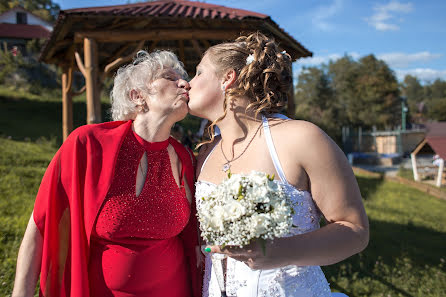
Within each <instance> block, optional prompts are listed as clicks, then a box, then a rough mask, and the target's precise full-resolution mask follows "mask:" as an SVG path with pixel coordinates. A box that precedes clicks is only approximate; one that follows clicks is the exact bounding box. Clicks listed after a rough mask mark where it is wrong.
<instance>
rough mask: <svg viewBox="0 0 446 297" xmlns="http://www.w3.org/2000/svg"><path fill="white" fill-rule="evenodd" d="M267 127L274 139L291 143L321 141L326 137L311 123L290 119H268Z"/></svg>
mask: <svg viewBox="0 0 446 297" xmlns="http://www.w3.org/2000/svg"><path fill="white" fill-rule="evenodd" d="M269 126H270V128H271V131H272V133H273V135H274V136H276V137H275V138H277V136H278V138H279V139H283V140H286V141H287V142H288V141H292V142H301V141H302V140H304V139H305V141H306V142H307V143H308V142H312V141H318V140H323V139H326V138H327V137H328V135H327V134H326V133H325V132H324V131H323V130H322V129H321V128H319V127H318V126H316V125H315V124H313V123H310V122H307V121H302V120H292V119H278V118H273V119H269Z"/></svg>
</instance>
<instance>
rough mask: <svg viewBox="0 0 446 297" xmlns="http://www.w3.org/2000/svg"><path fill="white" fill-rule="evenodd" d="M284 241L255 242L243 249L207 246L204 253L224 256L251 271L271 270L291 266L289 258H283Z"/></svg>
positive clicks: (281, 239)
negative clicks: (241, 263) (244, 265)
mask: <svg viewBox="0 0 446 297" xmlns="http://www.w3.org/2000/svg"><path fill="white" fill-rule="evenodd" d="M284 241H286V238H276V239H275V240H274V241H263V240H262V241H261V240H257V241H254V242H252V243H251V244H249V245H247V246H245V247H243V248H240V247H238V246H225V247H222V246H218V245H214V246H208V247H207V249H206V252H211V253H219V254H225V255H227V256H228V257H230V258H233V259H235V260H237V261H241V262H244V263H245V264H246V265H247V266H248V267H249V268H251V269H253V270H257V269H272V268H277V267H283V266H287V265H290V264H291V263H290V258H289V257H287V256H285V254H286V253H283V252H284V251H283V249H282V248H281V246H282V244H283V243H284ZM262 245H263V246H262ZM280 254H282V256H280Z"/></svg>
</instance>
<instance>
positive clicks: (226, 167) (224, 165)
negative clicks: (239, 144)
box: [220, 123, 262, 172]
mask: <svg viewBox="0 0 446 297" xmlns="http://www.w3.org/2000/svg"><path fill="white" fill-rule="evenodd" d="M260 127H262V123H260V125H259V127H258V128H257V130H256V133H254V135H253V136H252V137H251V140H249V142H248V144H247V145H246V147H245V149H244V150H243V151H242V152H241V153H240V155H238V156H237V157H234V158H232V159H231V160H228V158H227V157H226V155H225V152H224V151H223V138H222V139H221V145H220V148H221V153H222V154H223V157H224V158H225V160H226V163H225V164H223V167H222V169H221V170H222V171H224V172H226V171H228V170H229V169H231V162H234V161H235V160H237V159H238V158H240V157H241V156H242V155H243V154H244V153H245V152H246V150H247V149H248V147H249V145H250V144H251V142H252V141H253V140H254V138H255V137H256V135H257V133H258V132H259V130H260Z"/></svg>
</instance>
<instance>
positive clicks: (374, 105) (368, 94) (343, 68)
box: [328, 55, 400, 128]
mask: <svg viewBox="0 0 446 297" xmlns="http://www.w3.org/2000/svg"><path fill="white" fill-rule="evenodd" d="M328 76H329V77H330V78H331V83H332V89H333V90H334V94H335V96H336V99H335V101H336V102H338V104H339V105H340V106H342V108H343V110H345V116H346V117H347V119H346V120H344V122H348V124H349V125H353V126H363V127H369V128H371V127H372V126H378V127H381V128H386V127H391V126H394V125H395V124H396V123H398V120H399V115H400V111H399V107H400V101H399V96H398V95H399V91H398V83H397V80H396V77H395V75H394V73H393V72H392V70H391V69H390V68H389V67H388V66H387V64H386V63H385V62H384V61H381V60H378V59H376V58H375V56H373V55H369V56H365V57H362V58H361V59H360V60H359V61H354V60H353V59H352V58H351V57H349V56H344V57H343V58H341V59H338V60H336V61H331V62H330V63H329V65H328Z"/></svg>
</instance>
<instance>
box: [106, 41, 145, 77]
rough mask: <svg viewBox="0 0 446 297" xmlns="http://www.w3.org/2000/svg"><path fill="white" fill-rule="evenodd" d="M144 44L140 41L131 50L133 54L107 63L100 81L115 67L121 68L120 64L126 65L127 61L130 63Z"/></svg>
mask: <svg viewBox="0 0 446 297" xmlns="http://www.w3.org/2000/svg"><path fill="white" fill-rule="evenodd" d="M144 43H145V41H144V40H142V41H140V42H139V43H138V44H137V45H136V47H135V49H134V50H133V52H132V53H131V54H130V55H127V56H125V57H119V58H117V59H116V60H114V61H113V62H111V63H109V64H108V65H107V66H105V68H104V73H103V74H102V77H101V81H103V80H104V78H105V76H106V75H107V74H108V73H109V72H110V71H111V70H113V69H115V68H116V67H119V66H121V65H122V64H124V63H126V62H128V61H131V60H132V59H133V57H134V56H135V55H136V53H137V52H138V51H140V50H141V49H142V47H143V46H144Z"/></svg>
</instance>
